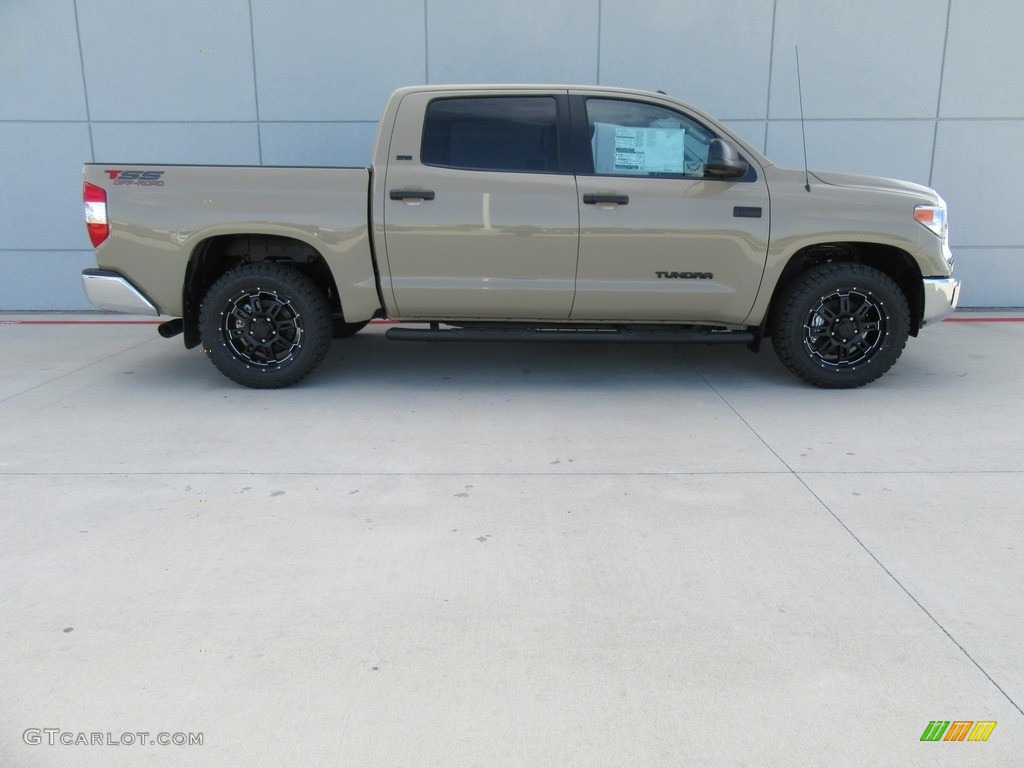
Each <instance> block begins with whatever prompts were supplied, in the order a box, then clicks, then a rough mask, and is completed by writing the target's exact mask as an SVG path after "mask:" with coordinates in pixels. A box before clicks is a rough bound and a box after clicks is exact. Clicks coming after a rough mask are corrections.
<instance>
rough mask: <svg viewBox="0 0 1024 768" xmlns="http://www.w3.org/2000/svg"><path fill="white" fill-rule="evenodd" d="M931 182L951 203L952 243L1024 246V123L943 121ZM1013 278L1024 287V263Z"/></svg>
mask: <svg viewBox="0 0 1024 768" xmlns="http://www.w3.org/2000/svg"><path fill="white" fill-rule="evenodd" d="M932 185H933V186H934V187H935V188H936V189H939V190H941V191H942V195H943V197H944V198H945V199H946V202H947V203H949V228H950V237H951V242H952V243H953V244H954V245H957V244H963V245H989V246H997V247H1002V248H1004V247H1008V246H1020V245H1024V216H1021V215H1020V213H1019V211H1018V208H1019V206H1020V204H1021V201H1022V200H1024V121H1019V120H997V121H973V120H972V121H968V120H963V121H961V120H956V121H943V122H941V123H940V124H939V132H938V137H937V142H936V148H935V171H934V175H933V177H932ZM1008 277H1009V276H1008ZM1013 280H1014V282H1015V283H1016V284H1017V285H1018V286H1024V267H1020V268H1018V270H1017V272H1016V274H1015V275H1014V277H1013ZM993 287H996V286H993ZM1021 299H1022V300H1021V301H1020V304H1021V305H1024V294H1022V297H1021Z"/></svg>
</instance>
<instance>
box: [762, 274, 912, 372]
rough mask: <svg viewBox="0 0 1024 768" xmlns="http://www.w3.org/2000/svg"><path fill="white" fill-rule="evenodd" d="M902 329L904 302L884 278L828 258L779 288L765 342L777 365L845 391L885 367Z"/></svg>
mask: <svg viewBox="0 0 1024 768" xmlns="http://www.w3.org/2000/svg"><path fill="white" fill-rule="evenodd" d="M909 332H910V308H909V306H908V305H907V299H906V297H905V296H904V295H903V291H901V290H900V287H899V286H898V285H896V283H895V282H893V280H892V279H891V278H889V277H888V276H887V275H885V274H883V273H881V272H879V271H878V270H876V269H872V268H871V267H867V266H865V265H863V264H847V263H838V262H830V263H828V264H821V265H819V266H817V267H814V268H812V269H810V270H808V271H807V272H805V273H804V274H802V275H800V276H799V277H797V278H796V279H795V280H794V281H793V282H792V283H791V284H790V285H789V286H788V287H787V288H786V289H785V290H784V291H783V293H782V295H781V296H780V298H779V306H778V310H777V312H776V316H775V323H774V328H773V331H772V343H773V345H774V347H775V352H776V354H777V355H778V356H779V359H780V360H781V361H782V363H783V365H785V366H786V367H787V368H789V370H790V371H792V372H793V373H795V374H796V375H797V376H799V377H800V378H802V379H804V380H806V381H809V382H810V383H811V384H814V385H815V386H817V387H823V388H826V389H849V388H852V387H860V386H863V385H865V384H867V383H869V382H872V381H874V380H875V379H877V378H878V377H879V376H881V375H882V374H883V373H885V372H886V371H888V370H889V369H890V368H891V367H892V366H893V364H894V363H895V362H896V360H897V359H899V356H900V354H901V353H902V352H903V347H904V346H906V343H907V336H908V335H909Z"/></svg>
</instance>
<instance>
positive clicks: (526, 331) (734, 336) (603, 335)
mask: <svg viewBox="0 0 1024 768" xmlns="http://www.w3.org/2000/svg"><path fill="white" fill-rule="evenodd" d="M384 335H385V337H386V338H388V339H390V340H391V341H530V342H534V341H555V342H577V341H590V342H606V343H607V342H613V343H620V344H622V343H635V342H640V343H652V342H653V343H662V344H753V342H754V334H753V332H751V331H702V330H692V331H691V330H677V329H665V330H658V329H654V328H643V329H637V330H630V329H628V328H627V329H615V330H607V331H606V330H596V329H595V330H590V329H588V330H553V329H539V328H514V327H513V328H446V329H444V330H442V329H440V328H390V329H388V331H387V332H386V333H385V334H384Z"/></svg>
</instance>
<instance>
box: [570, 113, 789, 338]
mask: <svg viewBox="0 0 1024 768" xmlns="http://www.w3.org/2000/svg"><path fill="white" fill-rule="evenodd" d="M572 98H573V130H574V131H579V132H582V130H586V132H587V133H586V136H583V135H582V133H579V134H577V138H578V139H579V140H578V141H577V163H578V165H579V168H578V176H577V185H578V188H579V210H580V253H579V270H578V277H577V283H576V298H575V302H574V304H573V309H572V319H573V320H579V321H586V320H593V321H601V320H634V321H644V320H648V321H654V322H671V321H677V322H688V321H698V322H700V321H703V322H717V323H741V322H742V321H743V320H744V319H745V318H746V316H747V315H748V314H749V312H750V308H751V306H752V305H753V303H754V298H755V296H756V295H757V290H758V287H759V285H760V282H761V275H762V272H763V270H764V264H765V258H766V255H767V250H768V222H769V213H770V211H769V201H768V187H767V185H766V183H765V181H764V179H763V177H762V175H761V174H760V173H759V172H758V171H759V169H758V168H757V167H755V166H751V168H750V169H749V170H748V173H747V176H746V177H744V178H741V179H730V180H721V179H717V178H714V177H710V176H708V175H706V174H705V163H706V161H707V157H708V145H709V143H710V141H711V140H712V139H714V138H720V137H718V136H717V135H716V134H715V133H714V132H713V131H712V130H710V129H709V128H707V127H705V125H704V124H703V123H701V122H700V121H698V120H696V119H695V118H693V117H691V116H688V115H685V114H683V113H682V112H679V111H677V110H675V109H671V108H669V107H668V106H662V105H659V104H653V103H648V102H644V101H638V100H632V99H625V98H623V99H620V98H610V97H604V96H600V97H597V96H594V95H586V94H582V93H581V94H576V95H574V96H573V97H572ZM584 126H585V129H584ZM748 162H749V159H748Z"/></svg>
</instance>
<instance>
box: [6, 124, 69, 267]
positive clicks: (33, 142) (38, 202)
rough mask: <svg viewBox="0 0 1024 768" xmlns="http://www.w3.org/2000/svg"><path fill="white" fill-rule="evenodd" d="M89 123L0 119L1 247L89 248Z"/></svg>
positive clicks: (8, 248) (42, 248)
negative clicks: (85, 203)
mask: <svg viewBox="0 0 1024 768" xmlns="http://www.w3.org/2000/svg"><path fill="white" fill-rule="evenodd" d="M88 159H89V126H88V125H86V124H85V123H4V122H0V189H2V190H5V193H6V196H7V200H8V205H7V208H6V216H5V221H4V229H3V238H2V239H0V248H2V249H4V250H11V249H40V250H61V249H64V248H88V247H89V238H88V236H87V235H86V233H85V224H84V223H82V163H83V162H86V161H87V160H88Z"/></svg>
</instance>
